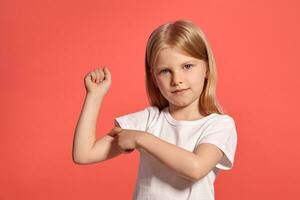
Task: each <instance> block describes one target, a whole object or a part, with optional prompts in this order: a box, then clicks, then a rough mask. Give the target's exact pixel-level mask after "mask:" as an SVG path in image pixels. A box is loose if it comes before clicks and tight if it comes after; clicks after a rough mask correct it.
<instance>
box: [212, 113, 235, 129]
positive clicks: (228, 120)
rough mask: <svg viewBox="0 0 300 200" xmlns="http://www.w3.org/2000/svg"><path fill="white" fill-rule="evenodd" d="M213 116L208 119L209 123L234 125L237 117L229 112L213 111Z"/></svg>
mask: <svg viewBox="0 0 300 200" xmlns="http://www.w3.org/2000/svg"><path fill="white" fill-rule="evenodd" d="M212 115H213V116H212V117H211V118H210V120H208V125H210V126H214V125H220V126H232V125H235V119H234V118H233V117H232V116H230V115H228V114H218V113H213V114H212Z"/></svg>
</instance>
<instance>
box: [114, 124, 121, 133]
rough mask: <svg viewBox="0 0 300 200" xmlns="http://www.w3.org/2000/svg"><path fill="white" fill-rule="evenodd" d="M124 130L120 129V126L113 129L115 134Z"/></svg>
mask: <svg viewBox="0 0 300 200" xmlns="http://www.w3.org/2000/svg"><path fill="white" fill-rule="evenodd" d="M122 130H123V129H122V128H121V127H118V126H116V127H114V128H113V131H114V132H118V133H119V132H121V131H122Z"/></svg>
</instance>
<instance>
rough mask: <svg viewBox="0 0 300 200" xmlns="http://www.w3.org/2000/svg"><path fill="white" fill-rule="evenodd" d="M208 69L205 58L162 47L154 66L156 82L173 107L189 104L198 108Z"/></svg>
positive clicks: (192, 107) (193, 107)
mask: <svg viewBox="0 0 300 200" xmlns="http://www.w3.org/2000/svg"><path fill="white" fill-rule="evenodd" d="M206 70H207V66H206V62H205V61H204V60H200V59H197V58H194V57H190V56H188V55H187V54H185V53H183V52H181V51H179V50H178V49H175V48H166V49H162V50H161V51H160V53H159V55H158V57H157V61H156V64H155V66H154V67H153V75H154V77H153V78H154V84H155V85H156V86H157V87H158V88H159V90H160V92H161V94H162V95H163V96H164V97H165V98H166V99H167V100H168V102H169V106H170V107H171V108H172V109H173V108H175V109H176V108H179V107H187V106H190V107H191V109H195V108H196V109H198V108H199V98H200V95H201V93H202V90H203V85H204V81H205V77H206ZM182 89H184V90H183V91H178V90H182Z"/></svg>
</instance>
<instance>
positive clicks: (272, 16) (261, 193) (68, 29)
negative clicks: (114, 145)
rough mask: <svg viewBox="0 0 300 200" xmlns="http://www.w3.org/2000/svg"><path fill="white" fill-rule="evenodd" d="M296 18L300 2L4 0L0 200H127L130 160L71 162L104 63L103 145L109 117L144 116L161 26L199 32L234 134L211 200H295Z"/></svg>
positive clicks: (0, 9)
mask: <svg viewBox="0 0 300 200" xmlns="http://www.w3.org/2000/svg"><path fill="white" fill-rule="evenodd" d="M299 8H300V3H299V1H296V0H281V1H280V0H273V1H271V0H264V1H260V0H252V1H240V0H230V1H215V0H210V1H181V0H180V1H179V0H172V1H157V0H151V1H137V0H127V1H115V0H110V1H99V0H86V1H74V0H72V1H71V0H62V1H61V0H60V1H58V0H56V1H53V0H51V1H33V0H27V1H15V0H1V1H0V28H1V31H0V67H1V68H0V69H1V73H0V85H1V104H0V105H1V119H0V120H1V127H0V130H1V134H0V141H1V144H0V154H1V155H0V156H1V165H0V173H1V174H0V177H1V178H0V188H1V189H0V199H30V200H33V199H44V200H47V199H72V200H76V199H83V198H85V197H86V198H87V199H131V195H132V193H133V190H134V184H135V180H136V177H137V170H138V156H139V155H138V152H137V151H134V152H133V153H131V154H123V155H121V156H119V157H117V158H115V159H112V160H108V161H105V162H103V163H100V164H99V163H98V164H92V165H84V166H83V165H75V164H74V163H73V162H72V157H71V153H72V142H73V134H74V128H75V125H76V123H77V120H78V117H79V114H80V111H81V107H82V103H83V99H84V95H85V89H84V85H83V77H84V75H85V74H86V73H88V72H89V71H90V70H92V69H94V68H95V67H99V66H102V65H104V64H105V65H107V66H108V67H109V68H110V70H111V73H112V79H113V84H112V87H111V89H110V91H109V93H108V94H107V96H106V98H105V100H104V102H103V106H102V109H101V111H100V116H99V118H98V129H97V136H98V137H101V136H102V135H104V134H106V133H107V132H108V131H110V130H111V128H112V127H113V119H114V118H115V117H116V116H120V115H124V114H126V113H129V112H133V111H137V110H140V109H143V108H144V107H145V106H148V101H147V96H146V91H145V86H144V82H145V74H144V52H145V46H146V41H147V39H148V37H149V34H150V33H151V31H153V30H154V28H156V27H157V26H158V25H160V24H162V23H165V22H167V21H172V20H176V19H181V18H182V19H190V20H192V21H194V22H195V23H196V24H198V25H199V26H200V27H201V28H202V29H203V30H204V31H205V33H206V35H207V37H208V39H209V41H210V43H211V46H212V48H213V51H214V54H215V57H216V62H217V67H218V89H217V95H218V97H219V100H220V102H221V104H222V105H223V108H224V110H225V111H226V112H227V113H228V114H230V115H231V116H233V117H234V118H235V120H236V125H237V130H238V148H237V152H236V157H235V163H234V168H233V169H232V170H231V171H222V172H221V174H220V175H219V177H218V178H217V180H216V182H215V189H216V199H222V200H226V199H228V200H241V199H243V200H246V199H247V200H248V199H249V200H253V199H256V200H258V199H273V200H275V199H278V200H279V199H280V200H282V199H295V198H296V196H299V187H300V181H299V178H300V174H299V172H298V170H299V169H300V160H299V156H297V155H299V154H298V153H299V151H300V148H299V146H300V145H299V142H298V141H299V140H300V137H299V133H300V131H299V130H300V128H299V118H298V113H299V111H300V109H299V102H300V95H299V87H300V78H299V72H300V70H299V66H300V65H299V64H300V62H299V55H298V54H299V52H300V39H299V35H300V28H299V19H300V14H299V13H300V12H299V11H300V9H299ZM297 91H298V92H297Z"/></svg>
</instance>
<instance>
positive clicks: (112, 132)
mask: <svg viewBox="0 0 300 200" xmlns="http://www.w3.org/2000/svg"><path fill="white" fill-rule="evenodd" d="M121 131H122V128H120V127H114V128H113V129H112V130H111V131H110V133H109V135H110V136H112V137H115V136H116V135H118V134H119V133H121Z"/></svg>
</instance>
